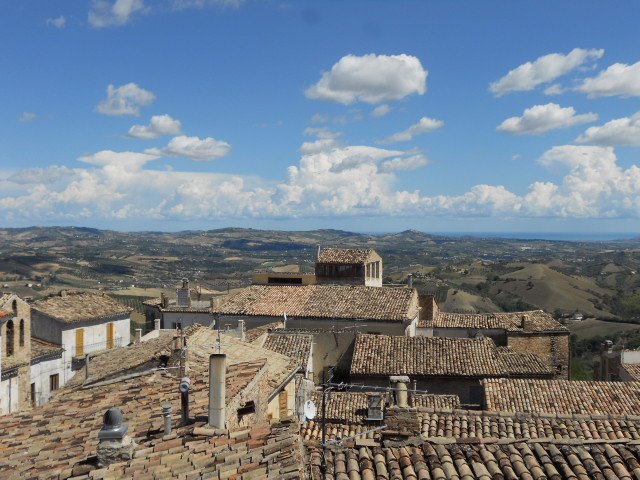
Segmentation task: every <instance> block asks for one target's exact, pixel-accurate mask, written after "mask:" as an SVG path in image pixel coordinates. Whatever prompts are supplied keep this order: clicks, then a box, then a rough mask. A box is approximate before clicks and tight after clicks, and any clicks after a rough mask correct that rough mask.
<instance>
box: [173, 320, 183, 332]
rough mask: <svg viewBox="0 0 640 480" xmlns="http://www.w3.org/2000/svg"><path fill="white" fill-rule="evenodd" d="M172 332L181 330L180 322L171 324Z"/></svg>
mask: <svg viewBox="0 0 640 480" xmlns="http://www.w3.org/2000/svg"><path fill="white" fill-rule="evenodd" d="M171 323H172V325H173V329H174V330H182V322H171Z"/></svg>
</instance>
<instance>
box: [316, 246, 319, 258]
mask: <svg viewBox="0 0 640 480" xmlns="http://www.w3.org/2000/svg"><path fill="white" fill-rule="evenodd" d="M316 261H320V245H318V253H317V254H316Z"/></svg>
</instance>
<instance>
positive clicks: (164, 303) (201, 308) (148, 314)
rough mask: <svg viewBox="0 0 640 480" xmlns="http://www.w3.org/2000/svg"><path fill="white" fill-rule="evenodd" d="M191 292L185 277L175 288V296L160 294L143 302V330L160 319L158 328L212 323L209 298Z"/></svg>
mask: <svg viewBox="0 0 640 480" xmlns="http://www.w3.org/2000/svg"><path fill="white" fill-rule="evenodd" d="M192 297H193V292H192V289H191V287H190V286H189V281H188V280H187V279H186V278H185V279H183V280H182V283H181V285H180V286H179V287H178V288H176V298H175V299H169V298H167V296H166V295H164V294H161V295H160V297H159V298H152V299H150V300H146V301H144V302H143V305H144V315H145V330H146V331H147V332H149V331H151V330H153V329H154V328H155V325H154V322H155V320H157V319H159V320H160V328H163V329H173V330H175V329H180V328H183V329H186V328H187V327H189V326H191V325H195V324H200V325H206V326H209V325H211V324H212V323H213V316H212V315H211V305H212V303H213V301H212V300H211V299H204V300H203V299H201V298H199V296H198V295H197V294H196V298H195V299H194V298H192Z"/></svg>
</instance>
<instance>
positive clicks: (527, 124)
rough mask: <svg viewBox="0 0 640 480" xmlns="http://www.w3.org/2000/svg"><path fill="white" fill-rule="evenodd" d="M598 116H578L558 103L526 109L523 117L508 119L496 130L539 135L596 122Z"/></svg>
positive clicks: (592, 114)
mask: <svg viewBox="0 0 640 480" xmlns="http://www.w3.org/2000/svg"><path fill="white" fill-rule="evenodd" d="M597 119H598V115H597V114H595V113H583V114H580V115H576V111H575V109H574V108H573V107H564V108H563V107H561V106H560V105H558V104H557V103H547V104H546V105H535V106H533V107H531V108H527V109H525V111H524V112H523V114H522V116H521V117H511V118H507V119H506V120H505V121H504V122H502V123H501V124H500V125H498V127H497V128H496V130H498V131H500V132H508V133H516V134H528V135H539V134H542V133H545V132H548V131H549V130H554V129H556V128H567V127H571V126H573V125H578V124H580V123H586V122H595V121H596V120H597Z"/></svg>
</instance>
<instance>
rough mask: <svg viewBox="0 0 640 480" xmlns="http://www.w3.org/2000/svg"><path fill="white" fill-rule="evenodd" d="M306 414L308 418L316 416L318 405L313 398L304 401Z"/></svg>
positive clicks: (311, 418)
mask: <svg viewBox="0 0 640 480" xmlns="http://www.w3.org/2000/svg"><path fill="white" fill-rule="evenodd" d="M304 416H305V418H306V419H307V420H313V419H314V418H316V406H315V404H314V403H313V402H312V401H311V400H307V401H306V402H305V403H304Z"/></svg>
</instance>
